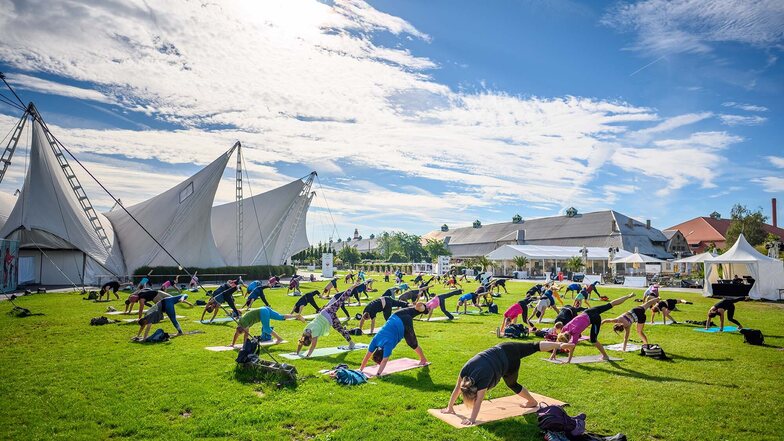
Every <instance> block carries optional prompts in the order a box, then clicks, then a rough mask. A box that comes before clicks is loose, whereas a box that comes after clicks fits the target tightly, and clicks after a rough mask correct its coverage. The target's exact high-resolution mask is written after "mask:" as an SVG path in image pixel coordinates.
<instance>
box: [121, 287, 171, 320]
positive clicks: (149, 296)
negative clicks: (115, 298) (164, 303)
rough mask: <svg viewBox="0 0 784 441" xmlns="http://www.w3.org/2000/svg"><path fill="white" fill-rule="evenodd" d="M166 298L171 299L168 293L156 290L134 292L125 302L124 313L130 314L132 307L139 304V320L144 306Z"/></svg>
mask: <svg viewBox="0 0 784 441" xmlns="http://www.w3.org/2000/svg"><path fill="white" fill-rule="evenodd" d="M166 297H171V296H170V295H169V294H168V293H165V292H163V291H158V290H157V289H142V290H139V291H136V292H134V293H133V294H131V295H129V296H128V300H126V301H125V313H126V314H130V313H131V311H132V310H133V305H135V304H136V303H137V302H138V303H139V318H142V313H143V312H144V307H145V305H147V304H149V305H154V304H156V303H158V302H160V301H161V300H163V299H165V298H166Z"/></svg>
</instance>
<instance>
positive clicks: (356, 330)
mask: <svg viewBox="0 0 784 441" xmlns="http://www.w3.org/2000/svg"><path fill="white" fill-rule="evenodd" d="M348 333H349V334H350V335H362V330H361V329H359V328H354V329H349V330H348Z"/></svg>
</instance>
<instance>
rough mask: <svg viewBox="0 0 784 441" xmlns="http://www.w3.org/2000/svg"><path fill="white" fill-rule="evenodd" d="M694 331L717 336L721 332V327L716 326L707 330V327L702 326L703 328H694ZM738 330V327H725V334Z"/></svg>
mask: <svg viewBox="0 0 784 441" xmlns="http://www.w3.org/2000/svg"><path fill="white" fill-rule="evenodd" d="M694 330H695V331H697V332H707V333H710V334H716V333H718V332H719V327H718V326H714V327H712V328H708V329H705V327H703V326H701V327H698V328H694ZM737 330H738V327H737V326H725V327H724V332H735V331H737Z"/></svg>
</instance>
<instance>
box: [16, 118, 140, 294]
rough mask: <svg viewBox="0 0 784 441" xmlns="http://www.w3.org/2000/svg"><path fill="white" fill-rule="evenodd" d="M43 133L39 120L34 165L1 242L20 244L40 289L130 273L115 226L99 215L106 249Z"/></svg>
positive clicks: (32, 152) (35, 123)
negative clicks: (106, 243)
mask: <svg viewBox="0 0 784 441" xmlns="http://www.w3.org/2000/svg"><path fill="white" fill-rule="evenodd" d="M44 130H45V129H44V128H43V127H42V126H41V124H40V123H39V122H38V121H37V120H34V121H33V123H32V137H31V147H30V165H29V168H28V170H27V175H26V176H25V181H24V186H23V187H22V190H21V193H20V194H19V196H18V198H17V200H16V202H15V204H14V208H13V210H11V213H10V214H9V215H8V218H7V220H6V222H5V224H4V225H3V227H2V229H0V237H3V238H6V239H13V240H18V241H19V247H20V252H19V258H20V261H24V262H23V263H24V264H25V265H26V267H32V268H34V269H35V274H34V279H33V281H36V282H38V283H41V284H51V285H61V284H70V283H76V284H79V283H98V282H100V281H101V279H102V278H101V276H111V275H122V274H125V266H124V265H123V258H122V254H121V252H120V249H119V247H118V246H117V243H118V241H117V238H116V236H115V232H114V231H113V229H112V225H111V223H110V222H109V221H108V220H107V219H106V218H105V217H104V216H102V215H101V214H100V213H95V215H96V217H97V219H96V221H97V222H98V223H100V226H101V227H103V230H104V232H105V234H106V236H107V237H108V241H109V243H108V246H106V245H104V243H103V242H102V241H101V238H100V237H101V236H100V235H99V233H98V231H97V227H95V226H93V224H92V223H91V222H90V219H89V218H88V215H87V213H86V211H85V209H84V208H83V207H82V205H81V204H80V202H79V199H77V196H76V194H75V192H74V189H73V188H72V187H71V185H70V184H69V180H68V179H67V177H66V175H65V172H64V168H63V167H62V166H61V165H60V163H59V162H58V160H57V157H56V156H55V153H54V151H53V150H52V147H50V146H49V144H48V141H47V139H46V134H45V133H44ZM31 259H32V260H31ZM20 265H21V263H20ZM104 278H105V277H104Z"/></svg>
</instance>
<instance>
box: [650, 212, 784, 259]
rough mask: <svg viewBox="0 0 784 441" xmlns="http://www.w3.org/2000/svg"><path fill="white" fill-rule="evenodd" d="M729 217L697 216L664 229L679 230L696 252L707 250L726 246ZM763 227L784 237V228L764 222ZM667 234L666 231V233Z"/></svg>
mask: <svg viewBox="0 0 784 441" xmlns="http://www.w3.org/2000/svg"><path fill="white" fill-rule="evenodd" d="M730 222H731V221H730V220H729V219H714V218H712V217H695V218H694V219H691V220H688V221H686V222H683V223H681V224H678V225H674V226H672V227H670V228H667V229H666V230H664V231H665V232H666V231H668V230H678V231H680V232H681V234H683V237H685V238H686V242H688V244H689V248H691V251H692V252H693V253H694V254H699V253H702V252H705V250H706V249H707V248H708V247H709V246H710V245H711V244H716V246H717V247H718V248H726V247H727V243H726V239H725V237H726V235H727V230H728V229H729V228H730ZM762 228H763V229H764V230H765V231H767V232H768V233H772V234H775V235H776V236H778V237H780V238H782V239H784V229H782V228H778V227H774V226H773V225H769V224H763V226H762ZM665 234H666V233H665Z"/></svg>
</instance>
